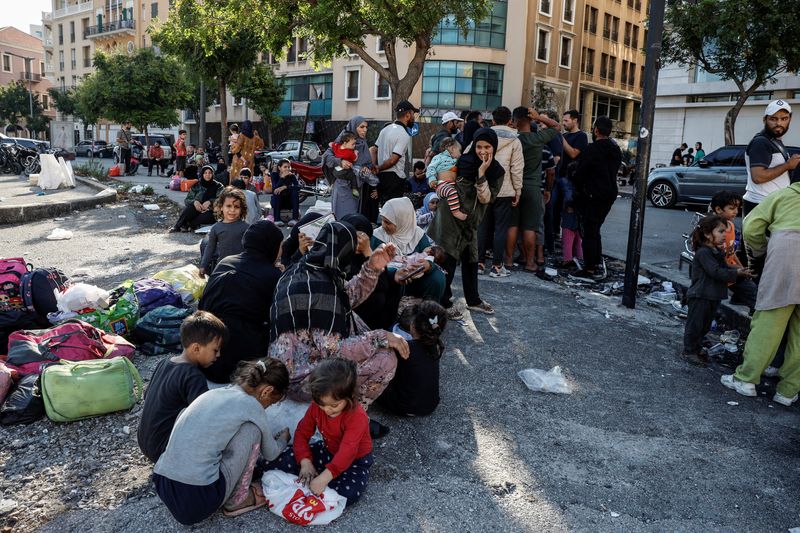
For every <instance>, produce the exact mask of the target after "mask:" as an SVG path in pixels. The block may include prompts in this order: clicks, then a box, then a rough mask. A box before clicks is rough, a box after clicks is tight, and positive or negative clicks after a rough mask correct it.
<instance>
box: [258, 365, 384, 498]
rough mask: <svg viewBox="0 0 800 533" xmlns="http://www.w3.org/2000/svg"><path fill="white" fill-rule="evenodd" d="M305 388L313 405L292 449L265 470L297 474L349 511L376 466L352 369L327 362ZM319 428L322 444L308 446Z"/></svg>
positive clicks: (352, 366)
mask: <svg viewBox="0 0 800 533" xmlns="http://www.w3.org/2000/svg"><path fill="white" fill-rule="evenodd" d="M309 387H310V389H311V396H312V398H313V399H314V401H313V402H312V403H311V405H310V406H309V407H308V411H306V414H305V416H304V417H303V419H302V420H300V423H299V424H297V430H296V431H295V434H294V445H293V448H290V449H287V450H286V451H285V452H283V454H282V455H281V456H280V457H279V458H278V459H276V460H275V461H273V462H272V463H270V464H268V465H267V467H266V469H267V470H273V469H276V468H277V469H279V470H283V471H284V472H289V473H292V474H298V475H299V477H300V480H301V481H302V482H303V483H306V484H308V486H309V488H310V489H311V492H313V493H314V494H316V495H320V494H322V493H323V492H324V491H325V488H326V487H328V486H330V487H331V488H332V489H334V490H335V491H336V492H338V493H339V495H341V496H344V497H345V498H347V505H348V507H349V506H350V505H352V504H354V503H355V502H357V501H358V500H359V498H361V495H362V494H363V493H364V491H365V490H366V489H367V482H368V481H369V469H370V467H371V466H372V463H373V461H374V459H373V457H372V438H371V437H370V436H369V418H368V417H367V413H366V411H364V408H363V407H362V406H361V404H359V403H358V401H356V364H355V363H354V362H353V361H350V360H348V359H341V358H334V359H325V360H323V361H322V362H321V363H319V364H318V365H317V367H316V368H315V369H314V370H312V371H311V376H310V377H309ZM317 429H319V432H320V433H321V434H322V438H323V440H322V441H321V442H315V443H314V444H309V439H311V436H312V435H314V432H315V431H316V430H317Z"/></svg>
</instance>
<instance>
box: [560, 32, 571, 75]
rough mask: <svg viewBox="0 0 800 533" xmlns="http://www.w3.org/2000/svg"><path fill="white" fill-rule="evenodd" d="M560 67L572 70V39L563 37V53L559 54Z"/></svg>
mask: <svg viewBox="0 0 800 533" xmlns="http://www.w3.org/2000/svg"><path fill="white" fill-rule="evenodd" d="M558 66H560V67H564V68H570V67H571V66H572V37H567V36H566V35H562V36H561V51H560V53H559V54H558Z"/></svg>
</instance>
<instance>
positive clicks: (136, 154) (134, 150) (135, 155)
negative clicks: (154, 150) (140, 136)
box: [128, 141, 144, 176]
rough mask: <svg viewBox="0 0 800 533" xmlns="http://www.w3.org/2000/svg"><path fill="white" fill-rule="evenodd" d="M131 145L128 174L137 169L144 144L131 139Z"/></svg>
mask: <svg viewBox="0 0 800 533" xmlns="http://www.w3.org/2000/svg"><path fill="white" fill-rule="evenodd" d="M131 144H132V146H131V162H130V164H129V165H128V176H133V175H135V174H136V173H137V172H138V171H139V165H140V164H141V162H142V160H143V159H144V146H142V143H140V142H138V141H133V142H132V143H131Z"/></svg>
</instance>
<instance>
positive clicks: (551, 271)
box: [544, 267, 558, 277]
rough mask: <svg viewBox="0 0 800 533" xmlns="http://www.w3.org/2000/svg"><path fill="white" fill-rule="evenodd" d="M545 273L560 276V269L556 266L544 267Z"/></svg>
mask: <svg viewBox="0 0 800 533" xmlns="http://www.w3.org/2000/svg"><path fill="white" fill-rule="evenodd" d="M544 273H545V274H547V275H548V276H552V277H556V276H558V270H556V269H555V268H550V267H547V268H545V269H544Z"/></svg>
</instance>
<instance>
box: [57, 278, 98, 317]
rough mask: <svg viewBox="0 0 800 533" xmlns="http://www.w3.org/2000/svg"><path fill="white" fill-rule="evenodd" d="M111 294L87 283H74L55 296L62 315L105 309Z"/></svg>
mask: <svg viewBox="0 0 800 533" xmlns="http://www.w3.org/2000/svg"><path fill="white" fill-rule="evenodd" d="M110 297H111V294H110V293H109V292H108V291H107V290H104V289H101V288H100V287H95V286H94V285H89V284H88V283H75V284H74V285H71V286H69V287H68V288H67V289H66V290H65V291H64V292H60V293H57V294H56V304H57V305H58V310H59V311H62V312H64V313H68V312H70V311H80V310H81V309H86V308H91V309H106V308H107V307H108V305H109V298H110Z"/></svg>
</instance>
